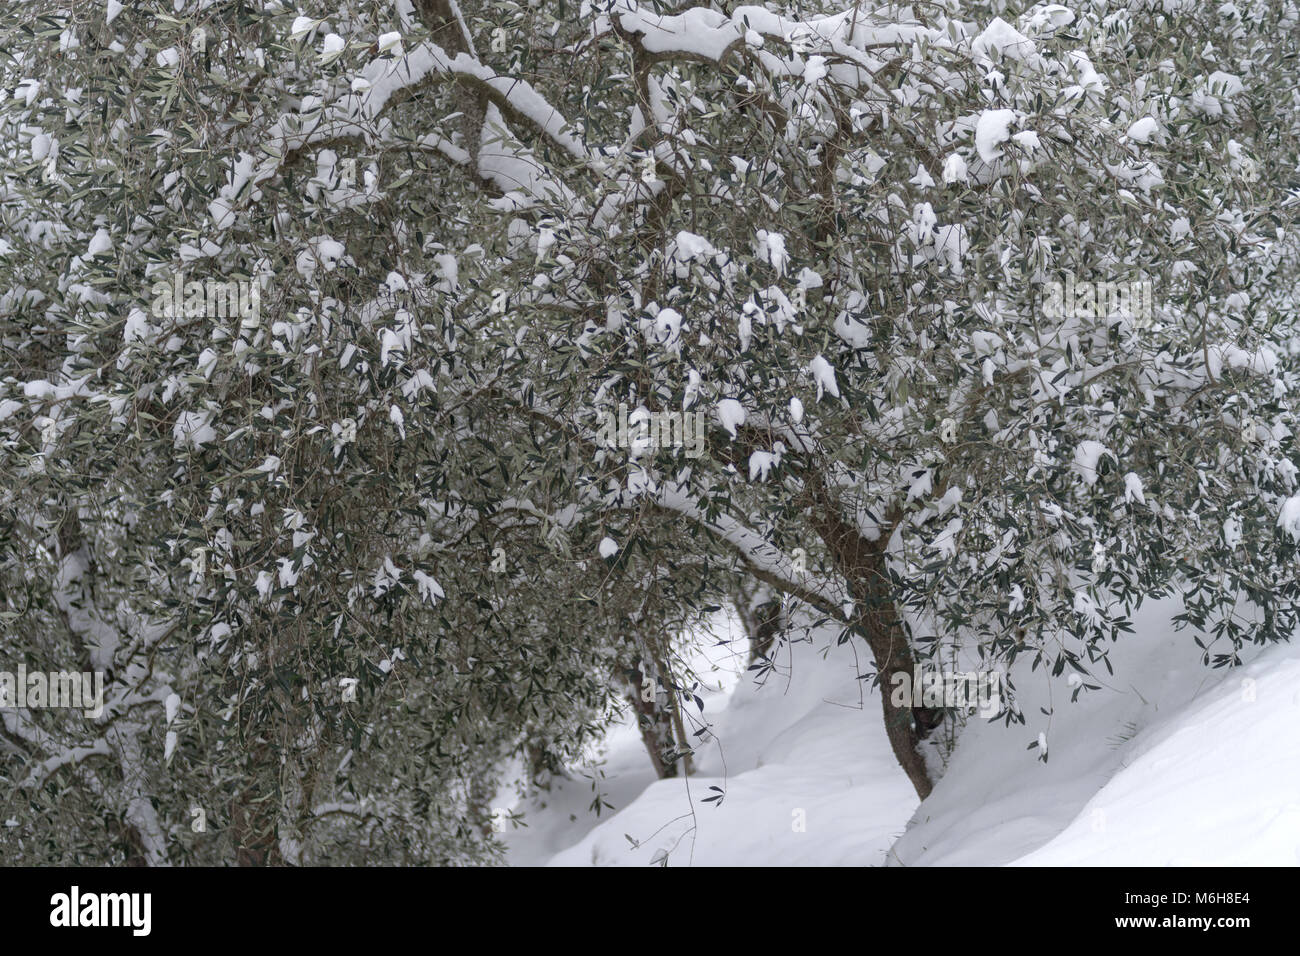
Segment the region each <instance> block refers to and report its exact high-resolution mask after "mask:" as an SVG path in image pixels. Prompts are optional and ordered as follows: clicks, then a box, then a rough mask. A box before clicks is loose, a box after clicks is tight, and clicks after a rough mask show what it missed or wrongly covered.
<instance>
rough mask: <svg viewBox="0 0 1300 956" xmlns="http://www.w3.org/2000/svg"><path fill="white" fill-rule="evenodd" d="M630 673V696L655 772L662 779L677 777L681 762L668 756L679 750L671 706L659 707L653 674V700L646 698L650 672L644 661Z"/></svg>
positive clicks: (637, 664)
mask: <svg viewBox="0 0 1300 956" xmlns="http://www.w3.org/2000/svg"><path fill="white" fill-rule="evenodd" d="M627 673H628V685H629V690H628V694H627V697H628V700H629V701H630V702H631V704H632V709H633V711H635V713H636V724H637V729H639V730H640V731H641V741H642V742H643V743H644V744H645V749H646V753H648V754H649V755H650V762H651V764H653V765H654V768H655V774H656V775H658V777H659V779H661V780H662V779H665V778H667V777H675V776H677V764H678V761H676V760H670V759H669V758H668V755H669V754H672V753H675V752H676V750H677V744H676V740H675V738H674V736H673V723H672V714H671V712H670V711H669V708H667V707H661V706H659V702H658V701H659V691H658V688H657V685H656V684H655V683H654V678H653V677H650V680H651V685H650V686H651V688H652V689H653V690H654V693H652V694H651V697H650V700H645V699H644V697H643V696H642V694H643V688H644V687H645V686H646V685H645V680H646V678H647V677H649V676H650V675H647V674H646V673H645V672H643V671H642V670H641V662H640V661H638V662H637V663H636V665H635V666H633V667H632V668H630V669H629V670H628V672H627Z"/></svg>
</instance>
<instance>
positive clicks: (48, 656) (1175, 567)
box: [0, 0, 1300, 863]
mask: <svg viewBox="0 0 1300 956" xmlns="http://www.w3.org/2000/svg"><path fill="white" fill-rule="evenodd" d="M176 6H177V5H175V4H173V3H171V2H166V3H161V2H160V3H156V4H151V3H144V4H136V5H133V6H131V7H129V8H124V7H120V6H119V5H117V4H109V5H108V6H107V7H101V6H99V5H83V6H77V5H67V4H60V3H57V2H48V0H39V2H31V3H24V4H7V5H6V8H5V10H4V14H3V20H2V21H0V22H3V24H4V26H3V30H4V34H3V36H2V37H0V49H3V50H5V51H6V52H7V54H8V59H7V60H6V61H5V62H4V67H3V77H4V82H3V84H0V85H2V86H3V87H4V100H3V103H0V110H2V112H0V122H3V126H2V127H0V147H2V148H3V150H4V155H5V172H4V184H3V185H4V198H3V201H2V205H0V216H3V239H4V243H3V246H0V346H2V347H3V349H4V353H3V354H4V359H3V366H0V476H2V477H3V479H4V480H3V485H2V487H3V491H2V492H0V494H2V495H3V497H0V543H2V544H3V547H4V550H3V552H0V575H2V576H3V577H2V578H0V580H2V581H3V586H4V605H3V607H2V608H0V620H2V622H3V623H2V624H0V626H2V627H3V628H4V631H3V634H4V636H3V642H4V643H3V644H0V648H3V651H4V654H5V655H6V657H8V656H20V657H21V656H26V658H27V659H28V660H29V663H31V664H32V665H33V666H35V665H36V664H37V663H41V664H42V666H44V667H45V669H47V670H58V669H61V666H68V662H71V661H79V662H84V663H83V664H82V666H83V667H85V668H88V669H93V670H103V671H106V672H107V674H108V676H109V686H110V691H109V700H110V704H109V706H108V707H107V709H106V711H105V714H104V715H101V717H100V718H97V719H91V720H87V721H81V720H80V719H79V718H73V717H69V716H66V715H63V714H56V713H52V712H48V711H44V712H38V711H30V712H29V711H21V710H18V711H15V710H5V711H3V715H4V724H3V734H2V735H0V740H3V742H4V743H3V745H4V749H5V752H6V754H7V756H6V758H5V759H6V763H5V765H4V767H5V769H4V775H5V777H4V779H5V780H6V781H8V782H9V784H10V790H11V794H12V795H8V796H6V801H7V802H6V803H5V804H4V807H3V812H4V814H5V815H6V816H11V817H13V818H14V819H15V820H17V826H16V827H15V828H14V829H15V830H16V833H17V835H18V837H19V838H20V839H21V840H22V841H24V846H25V847H30V849H28V850H27V851H26V852H28V853H29V854H30V855H31V856H32V858H33V859H38V858H41V856H40V855H41V854H42V853H46V852H47V850H46V849H45V847H46V846H47V845H48V841H43V840H42V839H41V836H42V834H44V833H46V832H47V828H50V827H60V826H62V827H65V828H66V827H68V826H72V825H75V826H77V827H83V828H85V829H84V831H83V832H85V833H86V834H87V835H86V836H85V838H84V840H85V843H84V845H81V846H78V847H72V848H69V849H67V850H64V851H62V852H64V853H65V854H66V855H67V858H70V859H86V858H87V857H88V856H90V855H91V854H92V853H93V850H91V849H90V848H91V847H96V846H98V847H103V846H105V845H111V846H114V847H116V848H118V849H116V850H115V852H116V853H118V854H119V855H124V856H127V857H131V858H138V859H141V860H143V861H145V862H150V863H161V862H168V861H189V860H195V861H209V860H239V861H241V862H266V861H280V860H284V861H289V862H292V861H296V860H300V859H306V860H354V859H363V858H365V857H366V855H367V854H379V855H383V856H385V857H387V858H395V859H413V860H457V859H485V858H487V857H488V856H489V855H490V853H491V841H490V835H489V834H490V827H489V826H487V825H486V821H485V818H484V814H485V809H484V808H485V807H486V806H487V804H486V802H485V801H488V800H490V796H491V792H492V791H493V789H494V788H495V786H496V783H497V781H498V778H499V776H500V769H501V767H502V766H503V765H504V762H505V761H508V760H511V759H521V758H522V759H524V760H525V761H526V762H528V763H529V764H530V768H531V769H536V770H542V769H544V767H547V766H549V767H552V768H554V767H556V766H558V765H559V764H560V763H562V762H563V761H564V760H565V759H569V758H572V757H574V756H576V755H577V754H579V753H580V752H581V750H582V748H583V747H584V746H585V745H586V744H587V743H588V741H589V740H590V739H591V738H592V737H593V736H594V735H595V734H597V733H598V732H599V731H600V729H601V728H602V727H603V726H604V724H605V722H606V721H607V719H608V715H609V708H610V706H611V705H612V703H613V702H614V701H616V700H617V699H618V698H619V697H620V696H622V695H623V694H625V693H626V691H627V688H628V686H629V681H630V682H631V684H633V685H634V684H635V683H636V678H637V677H643V676H644V674H645V672H646V669H647V664H648V665H649V667H651V668H653V669H655V670H657V671H660V672H662V671H664V670H668V669H670V668H669V667H667V666H666V665H668V663H669V660H670V658H671V657H672V653H673V650H672V642H671V640H670V637H671V635H672V634H673V633H675V632H676V630H677V629H679V628H680V627H682V626H683V625H685V624H686V623H688V622H690V621H691V620H692V619H694V617H695V616H696V615H697V614H698V613H699V612H700V610H701V609H703V608H705V607H708V606H710V603H711V602H716V601H717V600H718V599H719V597H720V596H722V595H727V594H730V593H733V592H734V591H735V589H736V587H737V581H738V576H744V577H747V578H748V579H750V581H751V582H752V581H757V582H758V583H759V584H760V585H761V586H762V587H763V588H765V589H767V590H768V592H770V593H774V594H779V595H782V596H784V599H785V600H787V601H788V602H794V603H798V604H801V605H806V606H807V607H808V608H810V609H811V610H812V612H813V613H814V614H820V615H822V616H824V617H826V618H829V619H833V620H836V621H839V622H840V623H841V624H842V626H843V628H844V637H845V639H846V640H849V639H860V640H862V641H864V642H865V645H866V647H867V648H868V650H869V653H870V654H871V656H872V658H873V659H874V662H875V671H876V674H877V675H878V677H879V679H880V684H881V688H880V689H881V697H882V701H883V711H884V718H885V725H886V729H887V731H888V733H889V736H890V740H891V743H892V745H893V747H894V751H895V754H896V756H897V757H898V760H899V763H900V765H901V766H902V767H903V769H904V770H905V771H906V772H907V774H908V776H909V778H910V779H911V781H912V783H913V784H914V786H915V788H916V790H917V792H918V793H919V794H920V795H922V796H924V795H925V794H926V793H928V792H929V789H930V787H931V785H932V780H933V777H934V774H935V773H936V772H938V769H939V768H938V767H937V765H936V764H935V762H934V761H933V760H932V759H928V758H927V754H926V748H925V747H924V740H925V738H926V736H927V735H928V734H929V733H930V732H931V731H932V730H933V729H934V728H935V727H936V726H938V724H939V723H940V721H942V720H943V719H944V717H945V713H944V711H943V710H942V709H941V708H933V707H923V706H916V707H913V706H909V705H900V704H898V703H895V702H894V701H893V700H892V699H891V695H890V693H889V688H890V686H891V684H892V683H893V681H894V678H895V677H896V676H897V675H900V674H901V675H910V674H911V672H912V671H913V669H914V668H915V666H916V664H917V662H918V661H922V660H925V659H930V658H934V657H938V656H943V655H946V654H950V653H956V652H961V653H967V654H974V655H976V656H978V657H979V658H980V659H982V660H984V661H986V662H987V663H988V665H989V666H996V665H997V664H999V663H1004V662H1007V661H1010V660H1012V659H1014V658H1015V657H1017V656H1019V655H1024V654H1030V655H1034V656H1036V657H1037V658H1038V659H1039V660H1041V662H1042V663H1043V665H1044V666H1045V667H1047V668H1050V669H1051V670H1052V671H1054V672H1055V673H1057V674H1059V673H1061V672H1062V671H1063V670H1064V669H1066V668H1070V669H1072V670H1074V671H1076V672H1078V673H1079V674H1080V675H1081V676H1082V677H1083V682H1082V683H1081V684H1078V685H1077V686H1078V687H1079V688H1082V687H1086V686H1088V677H1087V675H1089V674H1090V673H1091V672H1092V671H1093V670H1095V668H1096V667H1098V666H1101V665H1104V664H1105V656H1106V646H1107V641H1108V640H1110V639H1114V638H1115V637H1117V635H1118V634H1119V633H1120V632H1121V631H1123V630H1125V629H1126V627H1127V615H1128V613H1129V612H1130V611H1131V610H1132V609H1133V607H1134V606H1135V605H1136V604H1137V603H1138V602H1140V601H1141V600H1142V599H1143V598H1144V597H1147V596H1150V595H1153V594H1160V593H1164V592H1167V591H1169V590H1170V589H1178V590H1179V591H1180V592H1182V593H1183V594H1184V596H1185V605H1186V619H1187V621H1188V622H1189V623H1192V624H1195V625H1197V626H1198V627H1200V628H1202V629H1205V630H1207V631H1208V632H1210V633H1212V634H1214V635H1215V638H1216V640H1215V643H1214V644H1213V645H1211V646H1210V647H1207V648H1206V652H1205V653H1206V657H1207V661H1210V662H1213V663H1228V662H1231V661H1232V660H1233V659H1234V655H1235V651H1236V649H1237V648H1239V647H1240V646H1241V644H1242V642H1243V641H1248V640H1267V639H1272V638H1276V637H1280V636H1283V635H1286V634H1289V633H1290V631H1291V630H1292V629H1293V627H1294V626H1295V624H1296V608H1297V604H1296V599H1297V586H1296V584H1295V582H1294V578H1295V575H1294V568H1295V558H1296V538H1297V537H1300V498H1297V497H1295V495H1296V492H1297V487H1296V468H1295V465H1294V463H1293V458H1294V455H1295V449H1294V447H1293V441H1292V428H1293V413H1294V409H1293V404H1292V402H1291V399H1290V389H1291V388H1292V386H1293V384H1294V377H1293V376H1294V373H1293V370H1292V359H1291V356H1290V352H1289V348H1288V345H1289V342H1290V341H1291V335H1292V334H1293V332H1294V327H1295V319H1296V316H1295V305H1294V302H1293V301H1292V299H1291V295H1290V289H1291V285H1292V283H1293V281H1294V278H1295V274H1296V272H1295V268H1294V266H1295V263H1294V253H1295V244H1294V239H1293V238H1292V235H1291V232H1290V229H1291V226H1292V223H1291V221H1290V216H1291V211H1292V210H1293V209H1294V207H1295V203H1294V185H1293V183H1294V177H1295V169H1296V161H1297V158H1300V157H1298V156H1297V150H1296V136H1295V133H1296V121H1295V117H1296V116H1297V106H1300V103H1298V102H1297V99H1296V97H1297V94H1296V92H1295V84H1294V66H1293V65H1292V64H1293V63H1294V55H1295V49H1294V47H1295V44H1296V42H1297V40H1296V37H1297V30H1296V29H1295V28H1296V26H1297V22H1298V21H1300V13H1298V12H1297V9H1296V6H1295V5H1294V4H1293V3H1289V2H1288V3H1276V2H1267V3H1254V4H1245V3H1243V4H1230V5H1226V6H1221V7H1219V8H1217V9H1214V10H1211V9H1208V8H1202V7H1200V6H1198V5H1196V4H1194V3H1190V2H1187V3H1179V2H1173V0H1169V2H1164V3H1161V2H1148V0H1133V2H1129V3H1108V2H1101V3H1091V4H1080V5H1078V6H1073V7H1067V6H1062V5H1058V4H1038V5H1035V6H1032V7H1026V8H1024V9H1009V8H1007V6H1006V5H1005V4H1003V3H1000V2H992V3H976V4H963V5H959V4H957V3H955V2H952V3H948V4H936V3H924V4H916V5H914V6H907V5H882V6H873V5H870V4H862V3H853V4H848V3H846V2H843V0H837V2H835V3H830V2H827V3H825V4H823V3H815V2H804V3H789V4H776V3H773V4H769V5H767V6H743V5H736V4H729V3H714V4H712V5H691V4H685V5H681V6H677V7H673V8H671V9H670V8H669V7H668V6H667V5H660V6H659V7H655V6H653V5H649V4H645V5H638V4H636V3H634V2H632V0H596V2H590V3H583V4H581V6H578V7H575V6H573V5H572V4H564V3H554V4H553V3H549V2H546V3H537V4H515V3H510V2H502V0H485V2H481V3H475V2H466V3H464V4H462V5H457V3H456V0H416V2H412V0H396V2H394V3H391V4H390V3H357V2H348V0H344V2H319V3H318V2H304V3H301V4H298V5H296V6H290V5H288V4H285V3H280V2H274V0H272V2H269V3H246V2H225V3H222V2H218V3H208V4H198V3H194V4H191V3H183V4H180V5H179V6H180V9H179V10H178V9H176ZM697 416H699V417H697ZM746 610H748V609H746ZM664 676H666V675H664ZM667 682H668V683H669V684H674V683H677V682H675V681H674V680H673V679H671V678H669V679H668V681H667ZM1076 692H1077V690H1076ZM680 696H681V697H682V698H689V693H688V688H685V687H681V692H680ZM685 709H686V708H685V706H684V700H682V701H674V702H673V710H674V721H673V722H674V723H675V724H676V728H677V729H676V731H675V733H667V732H664V733H661V734H660V738H659V743H660V745H661V746H658V751H659V758H660V761H661V762H662V763H664V764H665V765H667V764H669V763H671V762H672V760H673V758H674V757H675V756H676V754H677V752H679V751H680V750H681V749H682V748H685V747H687V746H689V744H690V742H691V741H690V728H689V727H687V726H686V724H685V722H684V721H683V719H682V714H681V711H683V710H685ZM650 716H651V718H652V721H651V722H652V723H653V715H650ZM1004 717H1005V718H1006V719H1007V720H1008V721H1013V720H1016V719H1019V715H1018V713H1017V711H1016V710H1015V706H1014V700H1009V701H1008V707H1007V710H1006V712H1005V714H1004ZM651 729H653V728H651ZM650 736H653V734H651V735H650ZM669 737H675V741H674V740H669V739H668V738H669ZM651 749H652V752H653V751H655V750H656V745H655V744H654V743H651ZM665 751H667V752H668V757H667V759H666V760H665V758H664V753H665ZM661 769H662V768H661ZM196 809H197V810H204V811H205V812H206V813H210V814H211V815H212V816H213V818H214V819H215V820H217V821H218V823H219V826H217V825H214V829H219V830H220V834H219V835H215V836H214V837H213V838H208V839H205V838H204V837H203V836H202V835H200V834H199V833H197V832H195V830H194V829H193V826H192V823H191V820H192V816H191V811H192V810H196ZM92 821H93V822H92ZM96 828H98V829H96Z"/></svg>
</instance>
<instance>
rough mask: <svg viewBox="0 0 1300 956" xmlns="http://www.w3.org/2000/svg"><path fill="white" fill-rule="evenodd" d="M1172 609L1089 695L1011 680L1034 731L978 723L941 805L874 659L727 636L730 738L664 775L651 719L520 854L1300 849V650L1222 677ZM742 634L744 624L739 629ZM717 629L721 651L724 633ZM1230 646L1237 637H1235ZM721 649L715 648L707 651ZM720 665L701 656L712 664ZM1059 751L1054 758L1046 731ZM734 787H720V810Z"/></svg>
mask: <svg viewBox="0 0 1300 956" xmlns="http://www.w3.org/2000/svg"><path fill="white" fill-rule="evenodd" d="M1175 610H1176V607H1175V605H1174V604H1173V603H1172V602H1159V603H1153V604H1148V605H1147V606H1145V607H1144V608H1143V609H1142V610H1141V611H1140V612H1139V613H1138V615H1137V617H1136V619H1135V625H1136V628H1137V633H1136V634H1135V635H1132V636H1129V637H1128V639H1127V640H1121V641H1120V642H1119V643H1118V644H1116V645H1114V646H1113V648H1112V650H1111V660H1112V662H1113V664H1114V666H1115V676H1114V677H1113V678H1112V677H1108V676H1107V675H1106V673H1105V670H1104V669H1102V670H1101V673H1100V676H1099V677H1098V679H1097V680H1096V681H1095V682H1101V683H1103V684H1104V686H1103V688H1102V689H1101V690H1098V691H1092V692H1084V693H1081V694H1080V695H1079V700H1078V701H1077V702H1075V703H1071V701H1070V689H1069V687H1067V686H1066V684H1065V682H1064V681H1063V680H1061V679H1056V680H1053V681H1050V682H1049V681H1048V680H1047V679H1046V678H1045V677H1044V675H1043V672H1042V669H1041V668H1040V669H1039V670H1038V671H1036V672H1031V670H1030V667H1029V662H1028V660H1027V659H1026V660H1024V661H1022V662H1018V663H1017V666H1016V667H1015V668H1014V669H1013V671H1012V673H1011V677H1012V681H1013V683H1014V685H1015V687H1016V692H1017V700H1018V702H1019V705H1020V708H1021V711H1022V712H1023V713H1024V715H1025V719H1026V723H1025V724H1024V725H1023V726H1020V725H1013V726H1012V727H1010V728H1007V727H1005V726H1004V725H1003V724H1001V723H986V722H983V721H979V720H975V721H973V722H972V723H971V724H970V725H969V726H968V727H967V729H966V731H965V732H964V733H963V734H962V736H961V737H960V739H959V741H958V743H957V746H956V748H955V749H954V750H953V752H952V755H951V758H950V761H949V765H948V768H947V770H946V772H945V774H944V775H943V777H942V779H941V780H940V781H939V783H938V784H937V786H936V787H935V790H934V793H933V794H931V796H930V797H929V799H927V800H926V801H925V802H924V803H923V804H921V805H919V806H918V804H917V800H916V797H915V794H914V793H913V791H912V789H911V787H910V785H909V784H908V782H907V779H906V778H905V777H904V775H903V773H902V771H901V770H900V769H899V768H898V766H897V764H896V763H895V761H894V759H893V756H892V754H891V753H890V750H889V744H888V742H887V741H886V739H885V734H884V729H883V726H882V722H881V715H880V714H881V712H880V701H879V699H878V697H877V691H874V690H872V689H870V688H869V687H867V686H866V684H865V682H859V681H858V680H856V675H857V674H858V673H860V672H861V671H864V670H867V669H868V668H869V662H868V661H867V660H866V659H864V658H863V657H862V656H861V651H860V650H859V651H858V656H856V657H855V649H854V647H853V646H852V645H846V646H842V647H837V646H835V642H834V633H833V632H831V631H820V632H815V633H814V634H813V635H812V636H811V639H810V640H806V641H799V642H796V643H794V644H792V645H789V646H787V647H785V648H783V649H782V653H781V655H780V668H779V670H780V672H779V673H775V674H771V675H769V676H768V679H767V681H766V684H765V686H762V687H759V686H756V685H755V684H754V683H753V680H752V677H751V676H750V675H744V674H741V673H740V671H741V670H742V669H743V666H744V665H743V662H742V660H741V658H743V646H744V642H743V640H739V639H737V640H736V641H735V642H734V648H735V649H734V650H732V651H731V652H725V651H724V649H720V648H713V649H712V650H711V651H709V652H708V655H709V656H711V657H712V658H713V660H714V661H715V663H716V664H717V666H718V667H719V668H720V669H719V670H718V671H717V672H716V674H717V679H718V682H719V684H720V685H721V689H720V690H718V691H715V692H712V693H710V694H709V695H708V696H707V697H706V699H705V716H706V718H707V719H708V720H709V721H710V722H711V724H712V727H713V730H714V732H715V733H716V739H715V740H713V741H711V742H710V743H709V744H708V745H707V746H706V747H705V748H704V750H703V751H702V752H701V753H700V754H699V755H698V756H697V760H696V767H695V770H694V772H693V773H692V774H691V775H690V777H689V779H686V780H682V779H670V780H656V779H654V775H653V772H652V771H651V769H650V765H649V761H648V759H647V758H646V755H645V751H644V749H643V747H642V744H641V741H640V738H639V736H638V735H637V733H636V731H635V729H634V727H633V725H632V724H631V722H630V721H628V722H627V723H625V724H624V725H623V726H621V727H620V728H618V729H617V730H616V731H615V732H614V733H612V734H611V735H610V737H609V739H608V740H607V742H606V749H605V753H604V756H603V764H602V765H601V768H600V769H601V772H602V773H603V777H600V778H599V779H598V781H597V782H598V784H599V787H600V791H601V792H602V793H603V794H605V799H606V800H607V801H608V802H609V803H611V804H613V805H614V807H615V809H614V810H608V809H606V810H604V811H603V812H602V813H601V816H600V817H599V818H597V817H596V816H595V815H594V814H592V813H591V812H590V811H589V810H588V807H589V805H590V803H591V801H592V797H593V791H592V781H591V780H590V779H587V778H583V777H581V776H575V778H574V779H573V780H570V781H566V782H562V783H559V784H557V785H556V787H555V788H554V789H553V790H552V791H551V792H550V793H548V794H543V795H542V798H543V801H544V803H545V805H544V806H543V805H542V802H539V801H530V802H529V803H528V804H526V805H522V806H519V807H516V809H517V810H518V811H521V812H523V813H524V814H525V820H526V821H527V823H528V827H527V828H521V829H518V830H514V831H512V832H510V833H508V834H506V842H507V845H508V847H509V859H510V861H511V862H512V863H515V864H518V865H538V864H551V865H621V864H626V865H645V864H648V863H651V862H652V861H655V862H660V861H662V859H663V854H664V853H667V865H669V866H685V865H691V864H694V865H764V864H783V865H812V864H821V865H881V864H886V863H887V864H889V865H899V864H902V865H922V866H925V865H1001V864H1027V865H1096V864H1156V865H1160V864H1228V865H1232V864H1271V865H1296V864H1297V863H1300V646H1297V645H1296V644H1294V643H1293V644H1285V645H1276V646H1273V647H1269V648H1266V649H1260V648H1250V649H1248V650H1247V651H1246V652H1245V653H1244V654H1243V656H1244V658H1245V660H1246V666H1244V667H1238V668H1235V669H1220V670H1212V669H1210V668H1207V667H1204V666H1203V665H1202V664H1201V663H1200V660H1199V656H1200V653H1201V651H1200V648H1198V647H1197V646H1196V644H1195V643H1194V641H1193V639H1192V634H1191V633H1190V632H1188V631H1183V632H1174V631H1173V629H1172V627H1171V626H1170V625H1169V623H1168V621H1169V616H1170V615H1171V614H1172V613H1173V612H1174V611H1175ZM733 636H734V635H733ZM703 643H708V641H707V640H706V641H704V642H703ZM1216 650H1218V649H1217V648H1216ZM702 653H703V651H702ZM697 667H698V665H697ZM1040 734H1042V735H1044V737H1045V740H1046V743H1047V748H1048V749H1047V757H1048V759H1047V761H1046V762H1044V761H1043V760H1040V759H1039V753H1040V750H1039V747H1038V746H1037V744H1036V741H1037V740H1038V739H1039V735H1040ZM713 787H717V788H720V790H721V791H722V792H723V793H724V797H723V799H722V800H720V801H714V802H705V800H706V798H708V797H711V796H715V795H716V794H717V793H718V791H717V790H713V789H711V788H713Z"/></svg>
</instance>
